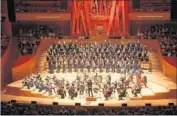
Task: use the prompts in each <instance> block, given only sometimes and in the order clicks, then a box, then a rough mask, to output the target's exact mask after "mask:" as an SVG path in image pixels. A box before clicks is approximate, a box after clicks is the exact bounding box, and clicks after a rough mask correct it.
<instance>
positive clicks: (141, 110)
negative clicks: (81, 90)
mask: <svg viewBox="0 0 177 116" xmlns="http://www.w3.org/2000/svg"><path fill="white" fill-rule="evenodd" d="M1 114H2V115H175V114H177V107H176V106H175V105H172V106H148V107H145V106H141V107H140V106H139V107H101V106H98V107H81V106H73V107H71V106H57V105H36V104H17V103H10V102H9V103H5V102H1Z"/></svg>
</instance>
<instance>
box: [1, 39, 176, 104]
mask: <svg viewBox="0 0 177 116" xmlns="http://www.w3.org/2000/svg"><path fill="white" fill-rule="evenodd" d="M54 42H55V41H54ZM45 44H49V42H45ZM50 44H53V43H52V42H51V43H50ZM44 46H45V47H46V48H47V46H49V45H44ZM46 48H45V49H44V48H43V49H41V51H39V52H40V53H38V54H39V55H38V56H39V59H38V62H37V64H36V67H35V68H36V71H37V72H41V73H43V74H45V72H44V71H45V68H44V62H45V51H46ZM149 55H150V60H151V63H152V72H151V73H150V74H148V78H147V79H148V83H147V85H148V88H145V89H143V92H142V94H143V95H142V97H141V98H138V99H133V98H132V99H129V100H117V99H112V100H109V101H105V100H101V99H100V100H96V101H92V102H88V101H86V100H85V98H83V99H78V98H76V99H74V100H71V99H68V98H66V99H59V98H57V97H50V96H44V95H42V94H39V93H34V92H30V91H26V90H22V89H21V87H22V80H19V81H16V82H13V83H11V84H9V85H7V86H6V87H5V88H4V89H3V90H2V91H1V101H10V100H17V102H19V103H30V102H31V101H37V102H38V104H52V103H53V102H59V104H60V105H75V103H81V105H84V106H97V105H98V104H99V103H104V105H105V106H121V104H122V103H127V104H128V106H144V105H145V103H151V104H152V105H154V106H157V105H158V106H159V105H168V103H174V104H176V89H177V87H176V86H177V85H176V83H174V82H173V81H172V80H171V79H170V78H168V77H165V76H164V75H163V73H162V71H161V69H160V62H159V60H158V58H157V53H156V52H154V51H150V52H149ZM67 75H73V74H69V73H68V74H67Z"/></svg>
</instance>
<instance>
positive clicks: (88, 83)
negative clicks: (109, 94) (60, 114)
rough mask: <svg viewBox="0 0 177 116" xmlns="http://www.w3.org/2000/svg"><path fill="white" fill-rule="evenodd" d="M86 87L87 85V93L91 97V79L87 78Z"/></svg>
mask: <svg viewBox="0 0 177 116" xmlns="http://www.w3.org/2000/svg"><path fill="white" fill-rule="evenodd" d="M87 87H88V95H89V97H91V96H92V97H93V91H92V81H91V80H89V81H88V82H87Z"/></svg>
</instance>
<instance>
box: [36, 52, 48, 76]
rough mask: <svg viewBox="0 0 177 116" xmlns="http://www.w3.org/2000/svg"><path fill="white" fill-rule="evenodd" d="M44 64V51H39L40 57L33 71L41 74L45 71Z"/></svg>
mask: <svg viewBox="0 0 177 116" xmlns="http://www.w3.org/2000/svg"><path fill="white" fill-rule="evenodd" d="M45 62H46V51H41V55H40V57H39V59H38V60H37V62H36V66H35V71H36V72H39V73H40V72H43V71H44V70H45Z"/></svg>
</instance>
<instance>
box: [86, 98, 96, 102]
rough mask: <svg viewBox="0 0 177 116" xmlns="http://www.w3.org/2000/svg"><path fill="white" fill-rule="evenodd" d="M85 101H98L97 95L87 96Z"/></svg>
mask: <svg viewBox="0 0 177 116" xmlns="http://www.w3.org/2000/svg"><path fill="white" fill-rule="evenodd" d="M85 101H96V98H95V97H86V98H85Z"/></svg>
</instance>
